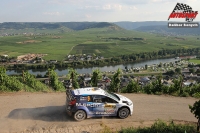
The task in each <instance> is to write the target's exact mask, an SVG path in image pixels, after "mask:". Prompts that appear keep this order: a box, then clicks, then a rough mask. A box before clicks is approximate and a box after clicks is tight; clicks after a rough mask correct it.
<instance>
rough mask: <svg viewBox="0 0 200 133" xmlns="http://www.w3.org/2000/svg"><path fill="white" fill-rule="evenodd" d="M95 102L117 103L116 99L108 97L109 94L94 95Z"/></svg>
mask: <svg viewBox="0 0 200 133" xmlns="http://www.w3.org/2000/svg"><path fill="white" fill-rule="evenodd" d="M93 102H97V103H105V102H107V103H117V101H115V100H114V99H112V98H110V97H107V96H102V95H94V96H93Z"/></svg>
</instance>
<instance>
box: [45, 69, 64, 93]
mask: <svg viewBox="0 0 200 133" xmlns="http://www.w3.org/2000/svg"><path fill="white" fill-rule="evenodd" d="M48 75H49V81H50V86H51V87H53V88H54V89H55V90H56V91H60V90H65V87H64V86H63V84H62V82H60V81H59V80H58V75H57V73H56V72H55V71H54V67H53V68H49V69H48Z"/></svg>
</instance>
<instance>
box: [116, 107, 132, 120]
mask: <svg viewBox="0 0 200 133" xmlns="http://www.w3.org/2000/svg"><path fill="white" fill-rule="evenodd" d="M129 114H130V111H129V109H127V108H121V109H120V110H119V111H118V117H119V118H121V119H125V118H127V117H128V116H129Z"/></svg>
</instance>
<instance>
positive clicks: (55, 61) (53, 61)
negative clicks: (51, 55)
mask: <svg viewBox="0 0 200 133" xmlns="http://www.w3.org/2000/svg"><path fill="white" fill-rule="evenodd" d="M49 62H50V63H57V60H50V61H49Z"/></svg>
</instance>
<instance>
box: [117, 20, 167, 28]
mask: <svg viewBox="0 0 200 133" xmlns="http://www.w3.org/2000/svg"><path fill="white" fill-rule="evenodd" d="M167 23H168V22H167V21H144V22H128V21H122V22H114V24H116V25H118V26H120V27H122V28H124V29H126V30H134V29H136V28H139V27H141V26H153V25H154V26H155V25H167Z"/></svg>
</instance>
